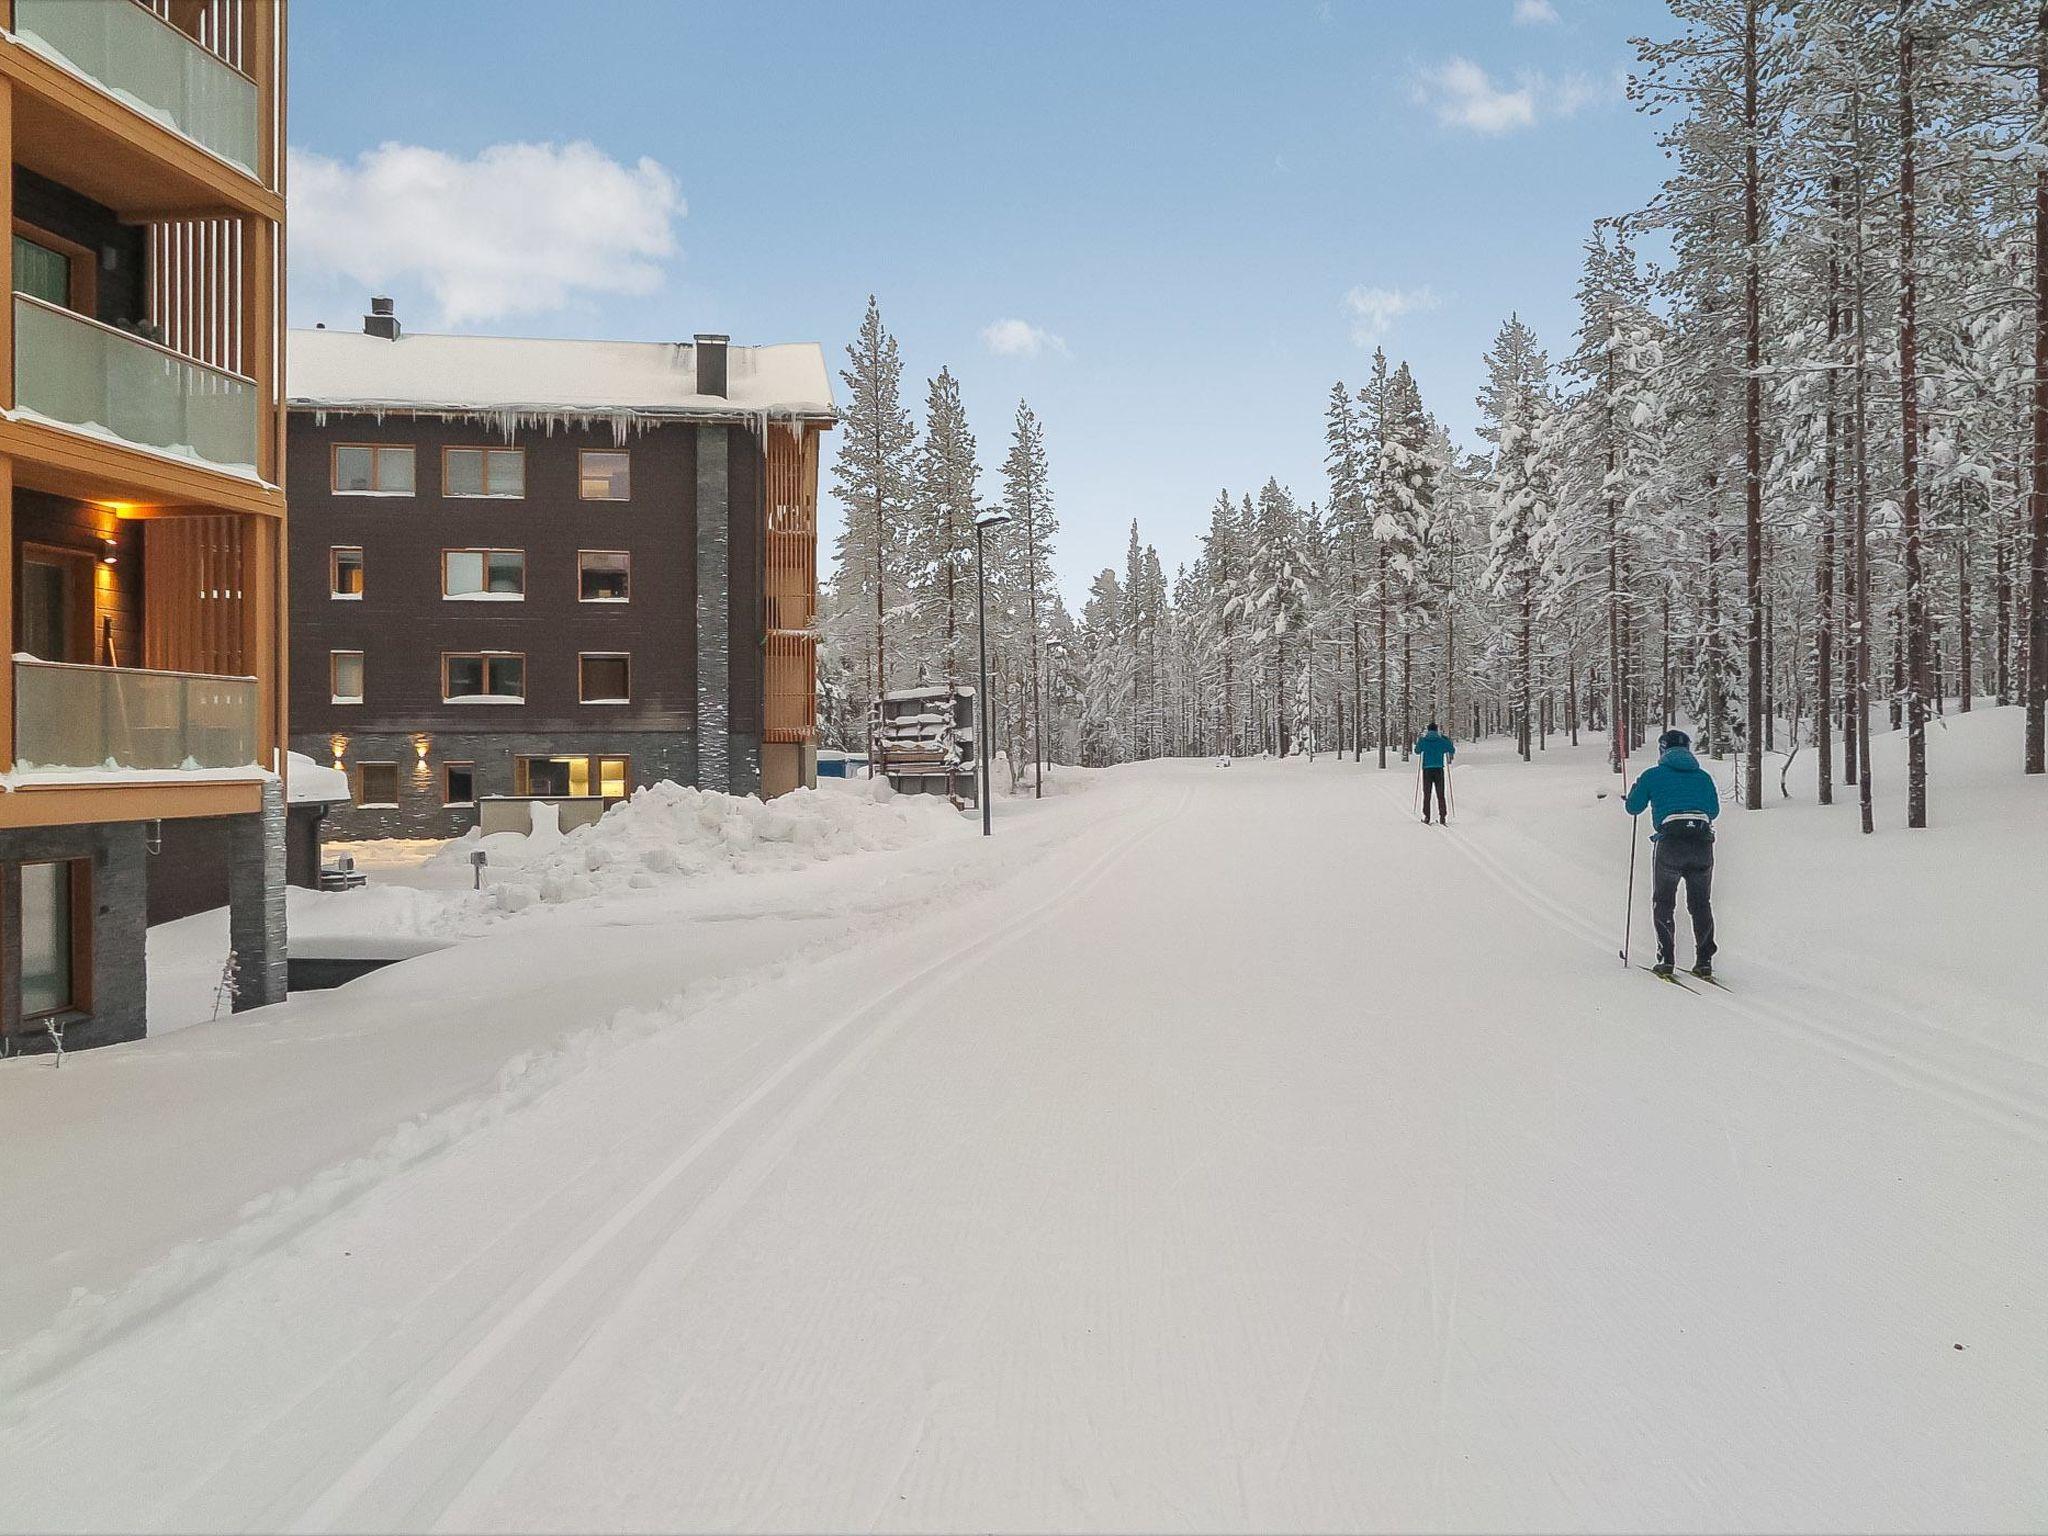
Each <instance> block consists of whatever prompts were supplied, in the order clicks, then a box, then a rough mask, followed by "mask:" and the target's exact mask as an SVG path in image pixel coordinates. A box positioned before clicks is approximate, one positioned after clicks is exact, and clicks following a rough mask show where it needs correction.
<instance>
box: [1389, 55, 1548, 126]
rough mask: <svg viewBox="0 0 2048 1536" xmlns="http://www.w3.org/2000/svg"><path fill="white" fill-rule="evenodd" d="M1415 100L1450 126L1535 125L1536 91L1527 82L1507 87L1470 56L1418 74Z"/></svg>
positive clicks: (1446, 61)
mask: <svg viewBox="0 0 2048 1536" xmlns="http://www.w3.org/2000/svg"><path fill="white" fill-rule="evenodd" d="M1415 96H1416V100H1418V101H1420V102H1421V103H1422V104H1423V105H1424V106H1427V107H1429V108H1430V109H1431V110H1432V111H1434V112H1435V113H1436V120H1437V121H1438V122H1440V123H1442V124H1444V126H1446V127H1448V128H1469V129H1471V130H1472V131H1473V132H1474V133H1507V132H1509V131H1510V130H1512V129H1515V128H1529V127H1533V126H1534V125H1535V122H1536V95H1535V92H1534V91H1532V90H1531V89H1530V88H1529V87H1528V86H1526V85H1524V86H1522V87H1521V88H1520V89H1518V90H1512V91H1510V90H1505V89H1503V88H1502V87H1500V86H1497V85H1495V84H1494V83H1493V78H1492V77H1491V76H1490V75H1488V74H1487V72H1486V71H1485V70H1483V69H1481V68H1480V67H1479V66H1478V65H1477V64H1474V63H1473V62H1472V61H1471V60H1470V59H1463V58H1457V57H1452V58H1449V59H1446V60H1445V61H1444V62H1443V63H1441V64H1439V65H1437V66H1436V67H1435V68H1433V69H1425V70H1423V71H1422V72H1421V73H1420V74H1419V75H1418V76H1417V77H1416V88H1415Z"/></svg>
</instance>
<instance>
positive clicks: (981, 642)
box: [974, 511, 1010, 837]
mask: <svg viewBox="0 0 2048 1536" xmlns="http://www.w3.org/2000/svg"><path fill="white" fill-rule="evenodd" d="M1009 520H1010V514H1009V513H1007V512H994V511H991V512H978V513H976V514H975V517H974V632H975V643H976V644H977V645H978V646H979V648H980V651H981V681H980V684H979V686H978V687H977V688H976V689H975V694H974V702H975V704H976V706H977V708H976V711H975V715H976V724H975V728H974V736H975V741H974V749H975V751H976V752H977V753H978V754H979V755H980V758H981V835H982V836H983V837H987V836H989V835H990V831H991V828H990V826H989V803H988V802H989V764H990V761H991V759H990V756H989V745H990V737H989V728H988V566H987V561H986V558H985V556H984V554H983V550H982V542H981V538H982V535H983V534H985V533H987V532H988V531H989V529H991V528H1000V527H1002V526H1003V524H1005V523H1007V522H1008V521H1009Z"/></svg>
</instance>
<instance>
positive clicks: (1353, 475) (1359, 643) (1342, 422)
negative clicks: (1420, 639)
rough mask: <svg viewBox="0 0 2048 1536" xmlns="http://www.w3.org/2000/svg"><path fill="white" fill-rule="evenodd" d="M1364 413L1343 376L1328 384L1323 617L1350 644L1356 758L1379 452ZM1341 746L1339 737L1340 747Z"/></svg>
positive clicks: (1361, 738)
mask: <svg viewBox="0 0 2048 1536" xmlns="http://www.w3.org/2000/svg"><path fill="white" fill-rule="evenodd" d="M1360 412H1361V406H1360V405H1359V402H1358V401H1357V399H1355V398H1354V397H1353V396H1352V394H1351V392H1350V391H1349V390H1348V389H1346V388H1345V387H1344V384H1343V381H1342V380H1339V381H1338V382H1337V383H1335V384H1332V385H1331V386H1330V398H1329V403H1328V405H1327V406H1325V408H1324V411H1323V470H1324V473H1325V474H1327V475H1328V477H1329V482H1330V500H1329V511H1328V514H1327V515H1326V517H1325V518H1324V524H1325V528H1326V530H1327V538H1328V549H1327V553H1326V559H1325V564H1324V572H1325V577H1326V581H1327V589H1326V595H1325V605H1326V609H1327V612H1326V615H1325V622H1326V624H1327V625H1328V627H1329V629H1330V632H1331V633H1333V634H1342V635H1343V636H1345V638H1346V639H1347V641H1348V644H1349V651H1350V663H1351V665H1350V678H1349V682H1350V687H1351V732H1352V736H1351V758H1352V761H1353V762H1356V761H1358V760H1359V758H1361V757H1362V756H1364V753H1365V638H1364V637H1365V616H1366V612H1365V611H1366V589H1367V586H1368V584H1369V582H1370V580H1371V574H1372V549H1373V538H1372V499H1371V494H1370V486H1369V484H1368V471H1369V468H1370V466H1371V464H1372V462H1373V460H1374V457H1375V456H1374V455H1373V454H1371V453H1370V452H1369V450H1368V445H1367V442H1366V428H1365V422H1364V420H1363V419H1362V417H1361V414H1360ZM1340 713H1341V711H1340ZM1343 745H1344V744H1343V742H1341V741H1339V742H1338V743H1337V747H1338V750H1340V751H1341V750H1342V749H1343Z"/></svg>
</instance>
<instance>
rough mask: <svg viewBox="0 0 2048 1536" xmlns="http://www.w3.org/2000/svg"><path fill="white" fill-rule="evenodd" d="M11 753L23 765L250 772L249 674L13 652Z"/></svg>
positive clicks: (252, 705)
mask: <svg viewBox="0 0 2048 1536" xmlns="http://www.w3.org/2000/svg"><path fill="white" fill-rule="evenodd" d="M14 757H15V767H16V768H17V769H23V770H31V771H33V770H39V769H49V768H73V769H77V770H79V771H81V772H86V771H94V770H101V769H107V768H116V769H120V768H128V769H143V770H161V771H165V772H171V773H178V772H184V773H190V772H192V771H194V770H195V769H200V768H249V769H251V770H252V771H253V769H254V767H255V765H256V680H255V679H254V678H249V677H208V676H204V675H202V674H200V673H195V672H144V671H138V670H136V669H134V668H132V667H81V666H73V665H70V664H68V663H64V662H55V661H31V660H27V659H25V658H22V657H16V658H15V662H14Z"/></svg>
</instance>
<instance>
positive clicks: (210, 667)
mask: <svg viewBox="0 0 2048 1536" xmlns="http://www.w3.org/2000/svg"><path fill="white" fill-rule="evenodd" d="M245 541H246V525H245V523H244V521H243V519H241V518H239V517H232V516H226V515H222V516H218V517H159V518H152V519H150V520H149V522H148V524H147V529H146V532H145V533H144V535H143V593H144V602H143V637H142V654H143V661H142V664H143V665H144V666H147V667H153V668H157V669H159V670H162V671H167V672H214V673H219V674H221V675H223V676H228V677H246V676H249V675H252V674H253V673H254V672H255V671H256V661H257V658H256V657H255V656H254V655H253V654H252V652H251V648H250V643H249V636H250V629H249V622H250V617H251V616H250V615H249V614H248V613H246V612H245V585H246V584H245V580H244V570H245V556H246V553H247V552H246V551H245V549H244V543H245Z"/></svg>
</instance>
